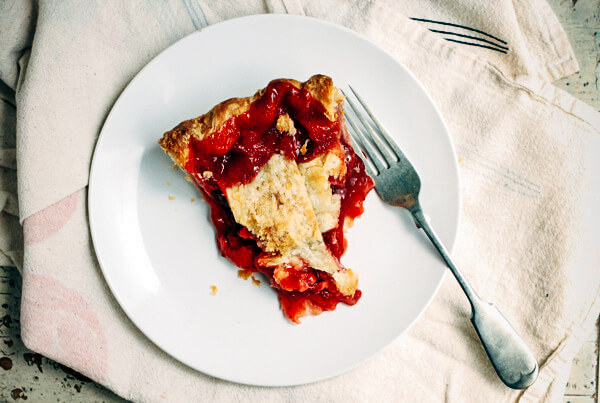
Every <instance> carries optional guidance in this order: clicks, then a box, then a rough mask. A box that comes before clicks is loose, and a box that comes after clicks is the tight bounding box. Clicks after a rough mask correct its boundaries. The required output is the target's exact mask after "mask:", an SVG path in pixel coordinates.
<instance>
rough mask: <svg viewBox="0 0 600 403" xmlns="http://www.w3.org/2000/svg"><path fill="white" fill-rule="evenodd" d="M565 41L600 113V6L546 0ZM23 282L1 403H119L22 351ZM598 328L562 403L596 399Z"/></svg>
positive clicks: (5, 317)
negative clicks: (16, 402)
mask: <svg viewBox="0 0 600 403" xmlns="http://www.w3.org/2000/svg"><path fill="white" fill-rule="evenodd" d="M549 1H550V4H551V6H552V8H553V9H554V11H555V12H556V14H557V15H558V18H559V20H560V21H561V23H562V24H563V26H564V28H565V30H566V31H567V33H568V35H569V39H570V41H571V44H572V45H573V48H574V49H575V53H576V54H577V60H578V61H579V64H580V66H581V71H580V72H579V73H578V74H575V75H574V76H572V77H569V78H566V79H563V80H560V81H559V82H557V83H556V85H558V86H559V87H560V88H562V89H564V90H566V91H568V92H569V93H571V94H572V95H574V96H575V97H577V98H579V99H581V100H583V101H585V102H587V103H588V104H590V105H592V106H593V107H594V108H596V109H597V110H600V98H599V93H600V0H549ZM20 294H21V278H20V276H19V274H18V273H17V271H16V270H15V269H13V268H0V401H3V402H4V401H13V400H20V399H21V400H30V401H32V402H72V401H77V402H120V401H123V400H122V399H121V398H119V397H118V396H116V395H114V394H113V393H111V392H110V391H108V390H106V389H105V388H103V387H102V386H99V385H97V384H95V383H94V382H91V381H90V380H89V379H86V378H85V377H83V376H81V375H79V374H77V373H76V372H74V371H72V370H70V369H68V368H66V367H64V366H62V365H60V364H57V363H56V362H54V361H52V360H50V359H48V358H45V357H42V356H40V355H39V354H36V353H33V352H32V351H29V350H27V349H26V348H25V346H24V345H23V343H22V342H21V339H20V335H19V303H20ZM598 343H599V338H598V326H597V325H596V326H594V327H593V328H591V329H589V336H588V338H587V341H586V342H585V344H584V345H583V347H582V349H581V351H580V352H579V353H578V354H577V356H576V358H575V360H574V361H573V367H572V371H571V376H570V379H569V381H568V383H567V385H566V392H565V396H564V401H565V402H572V403H591V402H596V401H597V396H598V381H599V378H598Z"/></svg>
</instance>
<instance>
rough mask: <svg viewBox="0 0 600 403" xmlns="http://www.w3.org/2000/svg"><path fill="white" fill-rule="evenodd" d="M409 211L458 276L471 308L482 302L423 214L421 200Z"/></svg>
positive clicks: (455, 275) (457, 278)
mask: <svg viewBox="0 0 600 403" xmlns="http://www.w3.org/2000/svg"><path fill="white" fill-rule="evenodd" d="M408 211H410V213H411V215H412V216H413V218H414V220H415V223H416V224H417V227H419V228H421V229H422V230H423V232H425V234H426V235H427V237H428V238H429V240H430V241H431V243H433V246H435V248H436V249H437V251H438V252H439V254H440V256H441V257H442V259H443V260H444V262H445V263H446V265H447V266H448V268H449V269H450V271H452V274H453V275H454V277H456V280H457V281H458V284H459V285H460V287H461V288H462V289H463V291H464V292H465V294H466V295H467V298H468V299H469V303H470V304H471V308H474V307H475V306H476V305H478V304H479V303H480V302H481V298H480V297H479V295H477V293H476V292H475V290H474V289H473V288H472V287H471V285H470V284H469V283H468V282H467V280H466V279H465V278H464V276H463V275H462V273H461V272H460V270H459V269H458V268H457V267H456V266H455V265H454V262H453V261H452V258H451V257H450V254H449V253H448V251H447V250H446V248H445V247H444V245H443V244H442V242H441V241H440V239H439V238H438V236H437V234H436V233H435V231H434V230H433V228H431V226H430V225H429V222H428V221H427V219H426V218H425V214H423V210H422V209H421V205H420V204H419V202H418V201H416V202H415V203H414V204H413V205H412V206H411V207H409V208H408Z"/></svg>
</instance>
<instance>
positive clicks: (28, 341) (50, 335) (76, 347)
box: [21, 272, 108, 382]
mask: <svg viewBox="0 0 600 403" xmlns="http://www.w3.org/2000/svg"><path fill="white" fill-rule="evenodd" d="M40 318H44V319H45V320H40ZM21 333H22V337H23V342H24V343H25V345H26V346H27V347H28V348H30V349H32V350H34V351H43V352H44V354H45V355H46V356H48V357H50V358H52V359H54V360H58V361H59V362H61V363H64V364H65V365H67V366H69V367H71V368H77V369H78V370H80V371H81V372H82V373H83V374H84V375H86V376H88V377H90V378H92V379H94V380H96V381H98V382H102V381H103V380H104V379H105V378H106V373H107V368H108V344H107V341H106V336H105V334H104V332H103V330H102V327H101V325H100V321H99V320H98V317H97V315H96V313H95V312H94V310H93V309H91V307H90V306H89V304H88V303H87V301H86V300H85V299H84V298H83V297H82V296H81V295H80V294H79V293H78V292H77V291H75V290H73V289H70V288H68V287H65V286H64V285H63V284H61V283H60V282H58V281H57V280H55V279H52V278H50V277H45V276H40V275H36V274H30V273H28V272H25V274H24V275H23V299H22V301H21ZM82 369H83V371H82Z"/></svg>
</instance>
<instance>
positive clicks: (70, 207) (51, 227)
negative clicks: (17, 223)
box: [23, 192, 79, 245]
mask: <svg viewBox="0 0 600 403" xmlns="http://www.w3.org/2000/svg"><path fill="white" fill-rule="evenodd" d="M78 200H79V192H75V193H73V194H71V195H70V196H67V197H65V198H64V199H62V200H60V201H59V202H57V203H54V204H53V205H51V206H50V207H47V208H45V209H44V210H42V211H40V212H37V213H35V214H33V215H32V216H29V217H27V218H26V219H25V220H24V221H23V238H24V241H25V244H26V245H30V244H33V243H38V242H41V241H44V240H46V239H47V238H49V237H50V236H52V235H53V234H55V233H56V232H58V231H60V229H61V228H62V227H63V226H64V225H65V224H66V223H67V221H69V219H70V218H71V217H72V216H73V212H74V211H75V207H76V206H77V201H78Z"/></svg>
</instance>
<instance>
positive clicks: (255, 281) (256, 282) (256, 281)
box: [252, 274, 260, 287]
mask: <svg viewBox="0 0 600 403" xmlns="http://www.w3.org/2000/svg"><path fill="white" fill-rule="evenodd" d="M252 284H254V285H255V286H257V287H260V280H259V279H257V278H256V277H254V274H253V275H252Z"/></svg>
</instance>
